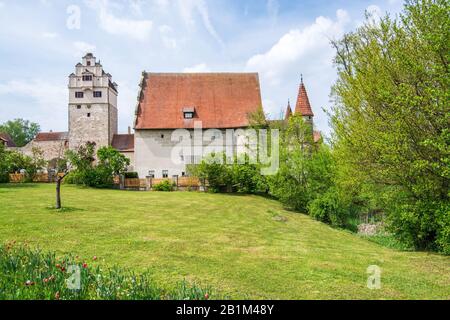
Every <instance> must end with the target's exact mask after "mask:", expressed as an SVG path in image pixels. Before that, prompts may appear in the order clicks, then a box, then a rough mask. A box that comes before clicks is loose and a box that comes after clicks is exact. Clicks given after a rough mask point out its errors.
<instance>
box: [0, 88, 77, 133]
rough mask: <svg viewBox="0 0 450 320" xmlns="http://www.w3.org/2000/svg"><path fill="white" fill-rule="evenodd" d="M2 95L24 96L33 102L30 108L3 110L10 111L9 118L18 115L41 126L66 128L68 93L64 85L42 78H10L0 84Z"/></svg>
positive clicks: (0, 94) (0, 93)
mask: <svg viewBox="0 0 450 320" xmlns="http://www.w3.org/2000/svg"><path fill="white" fill-rule="evenodd" d="M2 95H5V96H8V95H9V96H13V97H22V98H23V97H25V98H28V99H31V100H32V101H33V102H34V103H32V108H26V109H25V108H24V109H22V110H20V111H19V110H17V109H14V110H5V113H8V112H10V113H11V115H10V118H14V117H17V116H18V115H20V116H21V117H25V118H28V119H30V120H32V121H36V122H38V123H39V124H41V125H42V126H43V128H48V129H50V128H54V129H55V128H57V129H59V130H66V127H67V102H68V94H67V87H66V86H65V85H61V84H60V83H49V82H46V81H45V80H42V79H33V80H30V81H25V80H11V81H8V82H6V83H4V84H0V96H2ZM2 112H3V111H2ZM6 116H9V115H8V114H7V115H6Z"/></svg>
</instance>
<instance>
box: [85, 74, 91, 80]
mask: <svg viewBox="0 0 450 320" xmlns="http://www.w3.org/2000/svg"><path fill="white" fill-rule="evenodd" d="M83 81H92V76H90V75H89V76H83Z"/></svg>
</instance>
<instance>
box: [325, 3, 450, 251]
mask: <svg viewBox="0 0 450 320" xmlns="http://www.w3.org/2000/svg"><path fill="white" fill-rule="evenodd" d="M449 12H450V3H449V1H448V0H437V1H429V0H411V1H407V3H406V6H405V10H404V12H403V14H402V15H401V17H400V18H398V19H391V18H390V17H385V18H383V19H382V20H381V21H380V22H373V21H372V20H371V17H368V20H367V21H366V23H365V24H364V25H363V26H362V27H360V28H359V29H358V30H357V31H356V32H354V33H350V34H347V35H345V36H344V38H343V39H342V40H340V41H338V42H335V43H334V46H335V47H336V50H337V55H336V59H335V63H336V66H337V68H338V71H339V78H338V81H337V83H336V85H335V86H334V88H333V96H334V100H335V107H334V110H333V114H332V125H333V128H334V131H335V139H334V146H335V150H336V154H337V155H338V157H337V160H338V167H339V170H338V174H339V175H340V177H341V178H342V179H343V183H341V186H346V187H347V188H348V189H347V191H348V193H349V194H352V196H353V197H354V198H355V199H359V200H362V201H363V202H365V204H364V205H367V206H371V207H374V206H376V207H379V208H381V209H383V210H384V211H386V213H387V215H388V218H389V222H390V228H391V229H392V230H394V232H395V234H396V235H397V236H398V237H399V239H401V240H402V241H405V242H406V243H407V244H412V245H414V247H416V248H419V249H429V248H437V249H439V250H441V251H446V250H448V249H446V248H448V246H449V244H448V243H449V238H448V222H447V221H448V213H447V212H448V211H449V205H448V203H449V193H448V190H449V186H450V157H449V155H450V131H449V125H448V124H449V123H450V105H449V103H448V101H449V100H450V88H449V80H450V77H449V68H448V64H449V57H450V18H449ZM445 219H446V220H445Z"/></svg>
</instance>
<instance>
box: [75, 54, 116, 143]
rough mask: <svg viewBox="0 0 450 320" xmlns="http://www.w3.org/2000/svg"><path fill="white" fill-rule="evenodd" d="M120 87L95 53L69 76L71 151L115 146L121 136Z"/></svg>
mask: <svg viewBox="0 0 450 320" xmlns="http://www.w3.org/2000/svg"><path fill="white" fill-rule="evenodd" d="M117 93H118V92H117V84H116V83H115V82H113V81H112V77H111V75H110V74H109V73H106V72H105V71H104V70H103V67H102V65H101V64H100V61H99V62H97V61H96V58H95V57H94V55H93V54H92V53H88V54H86V55H85V56H84V57H83V60H82V62H81V63H78V64H77V65H76V66H75V73H72V74H71V75H70V76H69V148H70V149H76V148H78V146H79V145H80V144H84V143H86V142H88V141H89V142H95V144H96V147H97V148H100V147H103V146H109V145H111V142H112V139H113V136H114V135H115V134H117V126H118V125H117Z"/></svg>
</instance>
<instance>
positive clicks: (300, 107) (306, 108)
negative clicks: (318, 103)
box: [295, 75, 314, 117]
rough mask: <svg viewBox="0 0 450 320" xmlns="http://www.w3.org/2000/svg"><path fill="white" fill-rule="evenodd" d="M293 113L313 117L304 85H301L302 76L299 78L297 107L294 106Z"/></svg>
mask: <svg viewBox="0 0 450 320" xmlns="http://www.w3.org/2000/svg"><path fill="white" fill-rule="evenodd" d="M295 113H298V114H301V115H302V116H304V117H305V116H312V117H313V116H314V113H313V112H312V109H311V104H310V103H309V98H308V93H307V92H306V88H305V84H304V83H303V75H302V76H301V83H300V88H299V90H298V98H297V105H296V106H295Z"/></svg>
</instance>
